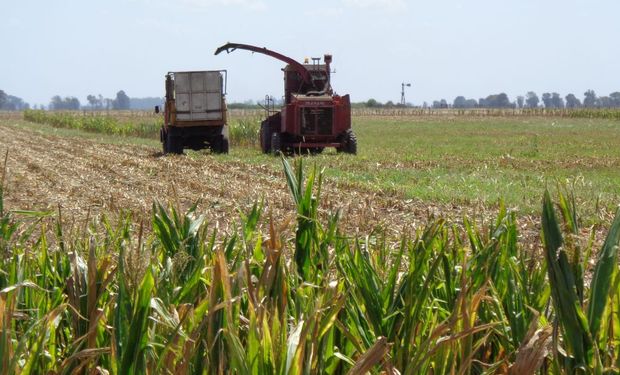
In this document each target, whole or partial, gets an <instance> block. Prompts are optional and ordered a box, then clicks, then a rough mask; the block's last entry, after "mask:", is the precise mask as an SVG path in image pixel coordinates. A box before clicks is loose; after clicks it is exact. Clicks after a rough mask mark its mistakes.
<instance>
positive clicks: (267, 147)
mask: <svg viewBox="0 0 620 375" xmlns="http://www.w3.org/2000/svg"><path fill="white" fill-rule="evenodd" d="M260 148H261V150H262V151H263V153H264V154H268V153H269V151H271V127H270V126H269V123H268V122H267V121H263V122H262V123H261V124H260Z"/></svg>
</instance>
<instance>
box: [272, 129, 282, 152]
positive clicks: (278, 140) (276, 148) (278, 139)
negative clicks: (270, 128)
mask: <svg viewBox="0 0 620 375" xmlns="http://www.w3.org/2000/svg"><path fill="white" fill-rule="evenodd" d="M280 151H282V136H281V135H280V133H278V132H275V133H272V134H271V153H272V154H274V155H278V153H279V152H280Z"/></svg>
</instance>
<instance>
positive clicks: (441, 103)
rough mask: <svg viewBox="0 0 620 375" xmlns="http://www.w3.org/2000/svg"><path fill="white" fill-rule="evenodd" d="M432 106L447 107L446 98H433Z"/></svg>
mask: <svg viewBox="0 0 620 375" xmlns="http://www.w3.org/2000/svg"><path fill="white" fill-rule="evenodd" d="M433 108H448V102H447V101H446V99H441V100H434V101H433Z"/></svg>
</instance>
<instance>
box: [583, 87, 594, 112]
mask: <svg viewBox="0 0 620 375" xmlns="http://www.w3.org/2000/svg"><path fill="white" fill-rule="evenodd" d="M583 95H584V98H583V106H584V107H586V108H592V107H595V106H596V93H595V92H594V90H588V91H586V92H584V93H583Z"/></svg>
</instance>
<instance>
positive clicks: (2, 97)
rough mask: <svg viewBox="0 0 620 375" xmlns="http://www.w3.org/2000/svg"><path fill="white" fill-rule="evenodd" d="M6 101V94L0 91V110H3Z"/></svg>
mask: <svg viewBox="0 0 620 375" xmlns="http://www.w3.org/2000/svg"><path fill="white" fill-rule="evenodd" d="M7 100H8V98H7V95H6V92H4V91H2V90H0V109H4V106H5V105H6V103H7Z"/></svg>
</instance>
